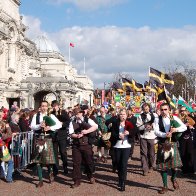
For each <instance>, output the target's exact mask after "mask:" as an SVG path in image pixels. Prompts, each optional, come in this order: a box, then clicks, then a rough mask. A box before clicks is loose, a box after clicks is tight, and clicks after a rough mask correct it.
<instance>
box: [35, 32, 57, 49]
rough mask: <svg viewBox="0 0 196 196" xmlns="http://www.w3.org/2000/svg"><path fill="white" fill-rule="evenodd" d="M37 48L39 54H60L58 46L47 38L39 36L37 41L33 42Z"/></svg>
mask: <svg viewBox="0 0 196 196" xmlns="http://www.w3.org/2000/svg"><path fill="white" fill-rule="evenodd" d="M33 41H34V42H35V44H36V46H37V49H38V50H39V52H59V51H60V50H59V49H58V47H57V45H56V44H55V43H54V42H53V41H51V40H49V39H48V38H46V37H45V36H43V35H42V36H38V37H37V38H36V39H35V40H33Z"/></svg>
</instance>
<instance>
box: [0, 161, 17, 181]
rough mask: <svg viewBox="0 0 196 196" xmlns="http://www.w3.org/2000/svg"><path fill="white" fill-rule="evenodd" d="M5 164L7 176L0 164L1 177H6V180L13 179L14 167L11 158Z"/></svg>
mask: <svg viewBox="0 0 196 196" xmlns="http://www.w3.org/2000/svg"><path fill="white" fill-rule="evenodd" d="M6 164H8V170H7V176H5V171H4V169H3V167H2V166H0V177H1V178H5V177H6V181H7V182H12V180H13V179H12V173H13V169H14V163H13V161H12V159H10V160H9V161H8V162H6Z"/></svg>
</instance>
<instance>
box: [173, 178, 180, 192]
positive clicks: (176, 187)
mask: <svg viewBox="0 0 196 196" xmlns="http://www.w3.org/2000/svg"><path fill="white" fill-rule="evenodd" d="M171 181H172V184H173V187H174V189H175V190H178V189H179V188H180V186H179V184H178V182H177V180H176V179H175V180H171Z"/></svg>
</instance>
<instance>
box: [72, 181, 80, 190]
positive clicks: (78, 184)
mask: <svg viewBox="0 0 196 196" xmlns="http://www.w3.org/2000/svg"><path fill="white" fill-rule="evenodd" d="M79 186H80V181H79V180H76V181H75V182H74V184H72V185H71V188H72V189H74V188H77V187H79Z"/></svg>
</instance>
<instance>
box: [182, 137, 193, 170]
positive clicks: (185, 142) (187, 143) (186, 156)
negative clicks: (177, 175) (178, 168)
mask: <svg viewBox="0 0 196 196" xmlns="http://www.w3.org/2000/svg"><path fill="white" fill-rule="evenodd" d="M179 144H180V156H181V160H182V165H183V166H182V172H183V173H194V156H193V141H192V138H191V137H189V139H184V138H183V137H181V138H180V140H179Z"/></svg>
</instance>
